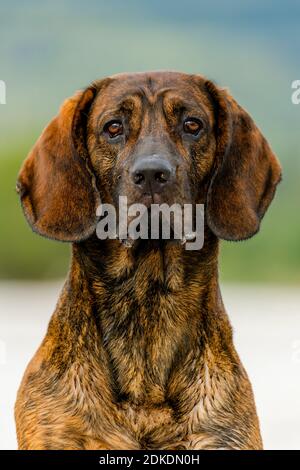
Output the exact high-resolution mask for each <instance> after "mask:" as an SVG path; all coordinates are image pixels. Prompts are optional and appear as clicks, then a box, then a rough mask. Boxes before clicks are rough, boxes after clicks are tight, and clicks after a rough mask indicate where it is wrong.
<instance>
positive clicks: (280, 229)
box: [0, 139, 300, 283]
mask: <svg viewBox="0 0 300 470" xmlns="http://www.w3.org/2000/svg"><path fill="white" fill-rule="evenodd" d="M33 141H34V139H23V140H22V143H21V144H14V145H10V146H9V150H7V152H5V154H4V155H1V156H0V174H1V189H0V213H1V243H0V260H1V263H0V277H1V278H20V279H25V278H36V279H48V278H55V277H58V276H64V275H65V274H66V272H67V269H68V264H69V258H70V246H69V244H65V243H59V242H55V241H51V240H47V239H44V238H42V237H40V236H38V235H37V234H35V233H33V232H32V231H31V229H30V227H29V225H28V224H27V222H26V221H25V218H24V216H23V213H22V209H21V207H20V203H19V198H18V196H17V194H16V192H15V181H16V177H17V174H18V171H19V168H20V165H21V162H22V160H23V159H24V157H25V155H26V154H27V152H28V149H29V148H30V145H31V144H32V142H33ZM283 160H284V161H290V160H291V159H289V158H288V156H286V158H283ZM294 170H295V169H294V168H288V167H286V169H285V173H284V179H283V181H282V183H281V184H280V186H279V187H278V192H277V195H276V197H275V200H274V201H273V203H272V205H271V207H270V209H269V211H268V212H267V214H266V216H265V218H264V220H263V222H262V228H261V231H260V232H259V233H258V234H257V235H256V236H255V237H253V238H252V239H250V240H247V241H245V242H222V245H221V260H220V271H221V278H222V279H223V280H231V281H277V282H280V281H284V282H293V283H295V282H299V281H300V243H299V241H300V218H299V216H298V213H299V208H298V207H297V202H298V199H297V193H298V178H299V172H298V173H297V172H295V171H294Z"/></svg>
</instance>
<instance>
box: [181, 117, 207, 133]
mask: <svg viewBox="0 0 300 470" xmlns="http://www.w3.org/2000/svg"><path fill="white" fill-rule="evenodd" d="M201 129H203V122H202V121H200V120H199V119H195V118H188V119H186V120H185V121H184V123H183V130H184V132H186V133H187V134H192V135H198V134H199V132H200V131H201Z"/></svg>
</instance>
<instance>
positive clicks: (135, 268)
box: [68, 233, 222, 404]
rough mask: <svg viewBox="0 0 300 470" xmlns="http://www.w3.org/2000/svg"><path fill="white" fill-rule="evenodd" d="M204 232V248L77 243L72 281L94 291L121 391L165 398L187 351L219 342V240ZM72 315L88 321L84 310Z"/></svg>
mask: <svg viewBox="0 0 300 470" xmlns="http://www.w3.org/2000/svg"><path fill="white" fill-rule="evenodd" d="M205 240H206V242H205V245H204V247H203V249H202V250H201V251H197V252H196V251H186V250H185V249H184V247H183V246H180V245H178V244H171V243H169V242H167V243H165V244H164V245H163V246H161V247H155V246H152V245H151V244H150V243H149V244H146V243H145V244H144V245H142V244H140V245H139V246H137V247H133V248H131V249H128V248H126V247H124V246H123V245H122V244H121V243H120V242H119V241H116V240H107V241H105V242H103V241H101V242H99V241H98V240H96V239H90V240H88V241H86V242H83V243H80V244H75V245H74V247H73V260H72V269H71V270H70V273H71V276H72V277H71V278H70V279H69V283H68V285H69V288H71V289H72V290H73V289H75V290H76V289H80V291H81V293H82V290H85V291H86V298H89V299H90V304H91V305H92V306H93V307H92V309H91V315H92V316H93V319H94V321H95V324H97V341H99V342H100V343H101V345H102V347H103V350H105V353H106V354H107V356H108V359H109V362H110V365H111V367H110V370H111V371H113V372H112V373H113V374H114V378H113V380H114V383H115V386H116V389H117V393H118V395H119V397H125V398H129V399H130V400H131V401H133V402H136V403H139V402H143V401H145V400H148V401H149V400H150V401H151V403H157V404H159V403H161V402H163V401H164V400H165V399H166V394H167V395H168V396H169V398H170V393H169V392H168V390H169V391H170V388H172V380H173V379H172V377H173V375H174V374H175V373H178V371H179V370H180V369H182V368H184V363H185V361H186V360H187V358H189V360H191V361H192V360H193V355H194V354H201V349H203V348H204V346H205V344H204V343H207V342H210V348H213V347H214V345H213V341H214V337H215V328H216V319H217V318H218V315H220V312H221V311H222V301H221V298H220V294H219V288H218V272H217V257H218V240H217V239H216V238H215V237H214V236H213V235H212V234H211V233H210V234H208V236H207V237H206V238H205ZM72 298H73V296H72ZM73 315H75V316H76V315H78V316H79V317H78V325H81V326H80V328H82V324H83V318H82V313H81V312H80V311H78V312H77V313H76V312H74V313H73ZM72 322H73V323H74V322H75V318H74V317H73V318H72ZM78 325H77V328H79V327H78ZM77 333H78V330H77ZM90 333H91V332H90ZM90 333H89V334H90Z"/></svg>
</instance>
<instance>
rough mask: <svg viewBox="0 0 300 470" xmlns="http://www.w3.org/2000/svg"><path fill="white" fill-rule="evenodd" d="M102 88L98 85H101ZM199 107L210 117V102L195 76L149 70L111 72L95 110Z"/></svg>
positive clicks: (203, 87) (202, 85) (199, 78)
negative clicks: (148, 71) (145, 71)
mask: <svg viewBox="0 0 300 470" xmlns="http://www.w3.org/2000/svg"><path fill="white" fill-rule="evenodd" d="M100 88H101V87H100ZM142 105H143V106H148V107H156V108H158V107H161V108H164V111H168V109H169V110H171V109H173V108H175V107H176V108H183V109H184V108H186V109H187V110H194V109H196V108H198V109H199V110H202V112H204V113H205V114H208V118H209V120H211V119H212V114H213V104H212V102H211V99H210V96H209V93H208V91H207V90H206V87H205V79H204V78H203V77H201V76H198V75H188V74H184V73H177V72H152V73H134V74H119V75H113V76H112V77H109V78H108V79H106V81H105V83H104V86H103V87H102V88H101V90H100V93H99V94H98V97H97V98H96V102H95V105H94V111H95V112H96V113H103V112H105V111H117V110H118V109H121V108H124V109H126V107H129V108H131V109H132V108H134V107H141V106H142Z"/></svg>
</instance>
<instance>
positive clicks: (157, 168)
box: [131, 155, 174, 193]
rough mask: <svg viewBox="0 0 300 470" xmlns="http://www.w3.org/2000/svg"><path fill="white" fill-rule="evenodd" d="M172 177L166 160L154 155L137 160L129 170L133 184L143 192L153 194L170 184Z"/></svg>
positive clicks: (171, 170) (170, 167) (169, 165)
mask: <svg viewBox="0 0 300 470" xmlns="http://www.w3.org/2000/svg"><path fill="white" fill-rule="evenodd" d="M173 175H174V171H173V169H172V166H171V164H170V163H169V162H168V160H166V159H165V158H162V157H160V156H156V155H151V156H147V157H140V158H138V159H137V160H136V162H135V163H134V164H133V167H132V169H131V176H132V180H133V183H134V184H135V185H136V186H138V187H139V188H140V189H142V190H143V191H150V192H155V193H159V192H161V191H162V190H163V189H164V187H165V186H166V185H167V184H168V183H171V182H172V181H173V177H174V176H173Z"/></svg>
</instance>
